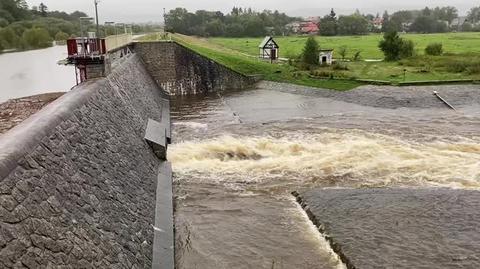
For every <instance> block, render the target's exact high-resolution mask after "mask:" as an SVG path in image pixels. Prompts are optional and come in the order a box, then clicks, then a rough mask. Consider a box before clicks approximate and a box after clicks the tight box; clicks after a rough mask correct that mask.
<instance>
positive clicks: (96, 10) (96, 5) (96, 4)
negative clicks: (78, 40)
mask: <svg viewBox="0 0 480 269" xmlns="http://www.w3.org/2000/svg"><path fill="white" fill-rule="evenodd" d="M94 2H95V19H96V21H97V38H100V26H99V24H98V3H99V2H100V0H94Z"/></svg>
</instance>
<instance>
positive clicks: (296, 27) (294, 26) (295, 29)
mask: <svg viewBox="0 0 480 269" xmlns="http://www.w3.org/2000/svg"><path fill="white" fill-rule="evenodd" d="M300 26H301V24H300V22H299V21H294V22H291V23H289V24H287V25H285V28H286V29H287V30H288V31H289V32H290V33H293V34H298V33H300Z"/></svg>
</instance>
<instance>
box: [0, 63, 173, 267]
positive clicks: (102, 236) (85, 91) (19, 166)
mask: <svg viewBox="0 0 480 269" xmlns="http://www.w3.org/2000/svg"><path fill="white" fill-rule="evenodd" d="M129 57H130V58H129V59H128V60H125V61H124V62H123V63H122V64H121V65H120V66H118V67H117V68H116V69H115V70H113V72H112V73H111V74H110V75H109V76H108V77H107V78H104V79H99V80H96V81H90V82H87V83H85V84H83V85H81V86H79V87H76V88H75V89H74V90H72V91H71V92H69V93H67V94H65V95H64V96H62V97H60V98H59V99H58V100H56V101H55V102H53V103H51V104H50V105H48V106H47V107H45V108H44V109H43V110H41V111H40V112H39V113H37V114H35V115H34V116H32V117H31V118H29V119H28V120H26V121H25V122H23V123H22V124H20V125H18V126H17V127H15V128H14V129H12V130H10V131H9V132H7V133H6V134H4V135H2V136H0V268H11V267H28V268H51V267H57V266H64V267H65V268H147V267H150V266H151V264H152V246H153V239H154V230H153V227H152V225H154V222H155V200H156V188H157V174H158V169H159V165H160V163H161V162H160V160H159V159H158V158H157V157H156V156H155V155H154V153H153V152H152V150H151V149H150V147H149V146H148V144H147V143H146V142H145V141H144V139H143V137H144V132H145V127H146V124H147V121H148V118H151V119H154V120H157V121H161V118H162V115H161V114H162V105H163V103H164V100H163V99H162V93H161V91H160V90H159V89H158V87H157V85H156V84H155V82H154V81H153V80H152V79H151V78H150V76H148V74H147V71H146V70H145V68H144V67H143V64H142V63H141V61H140V60H139V58H138V57H137V56H135V55H133V56H129Z"/></svg>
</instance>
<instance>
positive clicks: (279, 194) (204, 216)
mask: <svg viewBox="0 0 480 269" xmlns="http://www.w3.org/2000/svg"><path fill="white" fill-rule="evenodd" d="M434 90H437V91H438V92H439V93H440V95H442V96H443V97H444V98H446V99H447V100H449V101H450V102H451V103H452V104H453V105H454V106H456V108H457V110H458V112H455V111H453V110H451V109H449V108H448V107H446V106H445V105H444V104H443V103H442V102H440V101H439V100H438V99H437V98H436V97H435V96H434V95H433V94H432V92H433V91H434ZM478 91H479V87H478V86H441V87H418V88H415V87H412V88H395V87H373V86H365V87H362V88H360V89H356V90H353V91H348V92H335V91H326V90H314V89H309V88H305V87H300V86H294V85H288V84H277V83H267V82H264V83H261V84H259V85H258V86H257V87H256V88H255V89H252V90H247V91H240V92H229V93H225V94H207V95H205V96H197V97H178V98H176V99H174V100H173V102H172V120H173V124H174V129H173V137H174V144H173V145H172V146H171V148H170V149H169V159H170V161H171V162H172V163H173V169H174V192H175V223H176V263H177V268H199V269H200V268H268V269H272V268H305V269H307V268H345V266H344V265H343V264H342V263H341V262H340V261H339V259H338V257H336V255H335V254H334V253H333V252H332V250H331V249H330V247H329V246H328V244H327V243H326V242H325V240H324V239H323V237H322V236H320V234H319V232H318V231H317V230H316V229H315V227H313V226H312V224H311V222H310V221H309V219H308V217H307V216H306V215H305V213H304V212H303V210H302V209H301V208H300V207H299V206H298V204H297V203H296V201H295V199H294V197H293V196H292V195H291V193H292V192H293V191H302V190H308V189H312V188H317V187H326V188H345V187H354V188H378V187H392V186H396V187H397V186H402V187H403V186H408V187H423V186H430V187H448V188H460V189H478V188H479V187H480V172H479V171H480V137H479V136H478V133H479V131H480V97H479V95H478ZM434 267H435V265H434V264H432V268H434Z"/></svg>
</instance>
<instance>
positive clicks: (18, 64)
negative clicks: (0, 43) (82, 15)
mask: <svg viewBox="0 0 480 269" xmlns="http://www.w3.org/2000/svg"><path fill="white" fill-rule="evenodd" d="M66 57H67V49H66V47H65V46H54V47H51V48H47V49H41V50H31V51H24V52H15V53H5V54H0V103H2V102H5V101H7V100H8V99H12V98H19V97H25V96H30V95H35V94H41V93H47V92H65V91H68V90H70V89H71V88H72V87H73V86H74V85H75V83H76V82H75V70H74V68H73V67H72V66H63V65H58V64H57V62H58V60H61V59H65V58H66Z"/></svg>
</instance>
